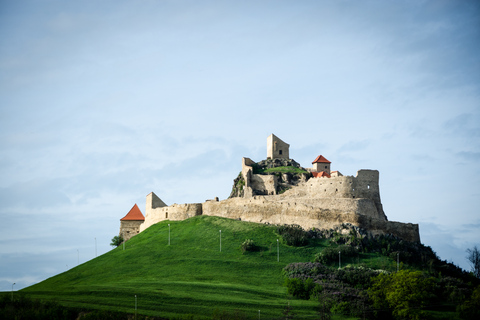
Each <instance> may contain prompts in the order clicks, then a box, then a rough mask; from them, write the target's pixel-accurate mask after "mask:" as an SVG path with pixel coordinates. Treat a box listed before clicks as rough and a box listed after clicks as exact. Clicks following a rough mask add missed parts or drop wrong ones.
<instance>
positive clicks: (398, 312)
mask: <svg viewBox="0 0 480 320" xmlns="http://www.w3.org/2000/svg"><path fill="white" fill-rule="evenodd" d="M434 284H435V282H434V279H433V278H432V277H426V276H424V275H423V274H422V272H420V271H407V270H403V271H400V272H397V273H392V274H380V275H378V276H377V277H375V278H374V279H373V285H372V287H371V288H370V289H368V294H369V296H370V299H371V300H372V302H373V306H374V308H375V309H376V310H377V317H378V316H380V317H381V319H386V318H387V315H385V314H383V315H381V314H379V313H378V311H381V312H385V310H386V311H389V312H388V313H390V312H391V314H392V315H393V317H394V319H412V320H417V319H422V317H423V312H422V311H421V309H422V308H423V307H424V306H425V305H426V304H427V303H428V301H429V300H430V299H431V298H432V297H433V290H434Z"/></svg>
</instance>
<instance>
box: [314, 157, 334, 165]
mask: <svg viewBox="0 0 480 320" xmlns="http://www.w3.org/2000/svg"><path fill="white" fill-rule="evenodd" d="M313 163H331V162H330V161H328V160H327V159H325V157H324V156H322V155H319V156H318V157H317V158H316V159H315V160H313V162H312V164H313Z"/></svg>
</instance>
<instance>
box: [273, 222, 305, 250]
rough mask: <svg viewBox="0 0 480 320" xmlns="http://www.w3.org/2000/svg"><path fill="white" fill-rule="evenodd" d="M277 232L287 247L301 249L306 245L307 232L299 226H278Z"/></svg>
mask: <svg viewBox="0 0 480 320" xmlns="http://www.w3.org/2000/svg"><path fill="white" fill-rule="evenodd" d="M277 232H278V234H280V235H281V236H282V238H283V240H284V241H285V242H286V243H287V245H289V246H294V247H301V246H305V245H307V244H308V238H309V235H308V232H306V231H305V230H303V229H302V227H300V226H299V225H296V224H292V225H283V226H279V227H278V228H277Z"/></svg>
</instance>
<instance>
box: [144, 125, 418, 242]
mask: <svg viewBox="0 0 480 320" xmlns="http://www.w3.org/2000/svg"><path fill="white" fill-rule="evenodd" d="M275 139H277V140H275ZM267 141H268V148H269V149H268V150H270V149H271V150H270V151H268V154H269V155H270V156H271V157H272V161H275V162H279V163H280V165H282V164H283V163H284V162H285V161H290V162H292V163H294V164H295V166H297V165H298V163H296V162H295V161H294V160H290V159H287V158H283V159H280V157H281V155H285V156H286V157H288V156H289V150H288V147H289V145H288V144H286V143H285V142H283V141H281V140H280V139H278V138H277V137H276V136H274V135H273V134H272V135H271V136H270V137H269V138H268V140H267ZM280 151H281V152H280ZM276 159H280V160H276ZM268 161H270V160H268ZM282 161H283V162H282ZM315 161H317V162H314V164H315V163H320V165H318V166H314V168H312V169H310V170H308V171H307V170H305V171H301V172H305V173H301V174H299V175H297V177H296V180H295V181H294V182H292V181H291V180H292V179H291V177H290V176H289V175H288V174H254V173H253V172H254V170H253V167H254V166H255V165H256V163H255V162H254V161H252V160H251V159H249V158H243V159H242V171H241V174H240V176H239V178H237V179H236V180H235V182H234V184H237V185H238V186H240V187H241V188H242V192H238V193H236V196H234V197H231V198H229V199H226V200H222V201H218V199H216V200H210V201H205V202H204V203H189V204H173V205H171V206H167V205H166V204H165V203H164V202H163V201H162V200H161V199H160V198H159V197H158V196H157V195H155V193H153V192H152V193H150V194H149V195H148V196H147V199H146V210H145V221H144V223H143V224H141V225H140V232H142V231H143V230H145V229H147V228H148V227H150V226H151V225H153V224H155V223H158V222H160V221H164V220H185V219H188V218H191V217H194V216H198V215H207V216H219V217H225V218H230V219H240V220H243V221H250V222H258V223H270V224H280V225H281V224H297V225H300V226H301V227H302V228H304V229H307V230H308V229H311V228H316V229H331V228H334V227H336V226H339V225H341V224H343V223H350V224H352V225H354V226H357V227H360V228H363V229H365V230H368V232H369V233H370V234H371V235H379V234H393V235H395V236H397V237H400V238H403V239H405V240H407V241H418V242H420V234H419V231H418V225H417V224H411V223H401V222H393V221H388V219H387V217H386V215H385V213H384V211H383V206H382V203H381V200H380V187H379V172H378V171H377V170H359V171H358V172H357V174H356V176H343V175H341V174H340V173H339V172H338V171H334V172H330V163H331V162H330V161H328V160H326V159H325V158H324V157H323V156H319V157H317V159H315ZM319 168H321V169H324V170H328V172H327V171H321V172H318V170H319ZM325 168H326V169H325ZM302 169H303V168H302ZM238 179H243V181H242V183H239V180H238ZM280 185H281V186H282V187H285V186H286V187H287V188H286V189H281V191H282V192H283V193H280V192H278V190H279V186H280ZM234 187H235V185H234ZM232 194H233V192H232Z"/></svg>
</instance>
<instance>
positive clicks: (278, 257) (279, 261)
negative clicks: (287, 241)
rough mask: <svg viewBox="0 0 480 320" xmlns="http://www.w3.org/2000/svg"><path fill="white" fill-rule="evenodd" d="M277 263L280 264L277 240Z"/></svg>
mask: <svg viewBox="0 0 480 320" xmlns="http://www.w3.org/2000/svg"><path fill="white" fill-rule="evenodd" d="M277 262H280V248H279V245H278V239H277Z"/></svg>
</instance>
